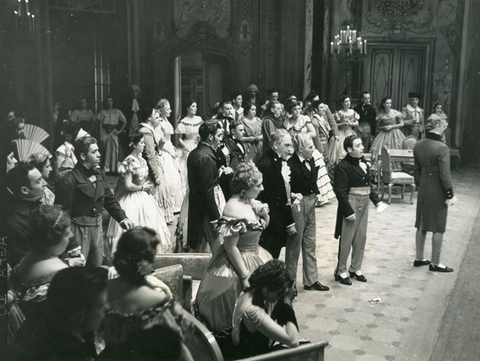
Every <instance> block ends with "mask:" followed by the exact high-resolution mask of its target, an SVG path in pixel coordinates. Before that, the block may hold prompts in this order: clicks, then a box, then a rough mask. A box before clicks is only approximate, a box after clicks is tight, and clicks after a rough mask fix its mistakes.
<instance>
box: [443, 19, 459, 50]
mask: <svg viewBox="0 0 480 361" xmlns="http://www.w3.org/2000/svg"><path fill="white" fill-rule="evenodd" d="M438 30H439V32H440V33H441V34H442V35H443V36H444V37H445V41H446V42H447V44H448V46H449V47H450V49H451V50H452V52H454V51H455V48H456V45H457V42H458V39H459V31H458V29H457V27H456V26H455V25H453V24H450V25H447V26H442V27H440V28H439V29H438Z"/></svg>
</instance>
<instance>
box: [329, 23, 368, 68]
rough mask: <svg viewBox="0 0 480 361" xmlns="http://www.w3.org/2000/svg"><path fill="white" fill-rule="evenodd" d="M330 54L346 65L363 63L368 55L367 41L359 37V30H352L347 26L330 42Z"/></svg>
mask: <svg viewBox="0 0 480 361" xmlns="http://www.w3.org/2000/svg"><path fill="white" fill-rule="evenodd" d="M330 54H332V55H334V56H335V57H336V59H337V61H339V62H340V63H344V64H345V63H352V62H359V61H362V60H363V58H364V57H365V56H366V55H367V40H366V39H365V40H363V39H362V37H360V36H357V30H350V26H347V29H346V30H340V34H337V35H335V38H334V39H333V41H332V42H330Z"/></svg>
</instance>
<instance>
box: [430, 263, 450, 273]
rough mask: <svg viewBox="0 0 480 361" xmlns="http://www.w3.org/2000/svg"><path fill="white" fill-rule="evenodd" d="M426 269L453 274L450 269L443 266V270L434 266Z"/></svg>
mask: <svg viewBox="0 0 480 361" xmlns="http://www.w3.org/2000/svg"><path fill="white" fill-rule="evenodd" d="M428 269H429V270H430V271H432V272H444V273H447V272H453V269H452V268H450V267H447V266H445V268H443V267H438V266H434V265H433V264H431V265H430V266H429V267H428Z"/></svg>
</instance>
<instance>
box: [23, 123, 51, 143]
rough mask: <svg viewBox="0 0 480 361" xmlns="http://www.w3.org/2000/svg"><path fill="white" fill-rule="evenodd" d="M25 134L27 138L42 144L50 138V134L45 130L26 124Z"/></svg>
mask: <svg viewBox="0 0 480 361" xmlns="http://www.w3.org/2000/svg"><path fill="white" fill-rule="evenodd" d="M23 134H24V135H25V138H27V139H30V140H33V141H35V142H37V143H41V142H43V141H44V140H45V139H47V138H48V133H47V132H46V131H45V130H43V129H42V128H40V127H38V126H36V125H33V124H25V128H23Z"/></svg>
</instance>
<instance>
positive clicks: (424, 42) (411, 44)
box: [361, 38, 435, 115]
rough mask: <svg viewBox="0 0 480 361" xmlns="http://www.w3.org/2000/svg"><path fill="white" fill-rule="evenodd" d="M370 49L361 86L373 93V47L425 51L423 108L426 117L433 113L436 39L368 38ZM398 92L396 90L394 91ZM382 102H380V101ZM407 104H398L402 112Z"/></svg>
mask: <svg viewBox="0 0 480 361" xmlns="http://www.w3.org/2000/svg"><path fill="white" fill-rule="evenodd" d="M367 40H368V48H369V49H370V51H369V52H368V49H367V57H366V59H365V64H364V69H363V72H362V81H361V84H362V86H363V88H364V89H365V90H370V91H371V89H370V88H371V77H370V69H371V60H372V58H371V49H372V47H385V46H387V45H392V46H395V47H401V46H402V45H403V46H405V48H422V49H424V51H425V60H424V77H423V80H422V82H423V89H424V91H423V93H424V94H423V99H422V107H423V109H424V110H425V113H426V115H429V114H430V113H431V109H432V105H433V100H432V85H433V84H432V80H433V64H434V59H433V54H434V53H435V39H432V38H414V39H411V40H410V41H408V42H407V41H401V42H400V41H398V42H397V41H387V40H384V39H370V38H368V39H367ZM393 91H396V89H393ZM378 101H380V100H378ZM404 106H405V104H398V105H397V108H399V109H398V110H400V109H401V108H402V107H404Z"/></svg>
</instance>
